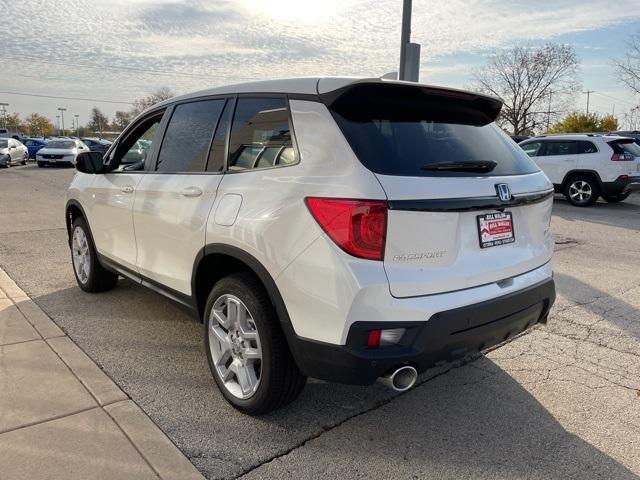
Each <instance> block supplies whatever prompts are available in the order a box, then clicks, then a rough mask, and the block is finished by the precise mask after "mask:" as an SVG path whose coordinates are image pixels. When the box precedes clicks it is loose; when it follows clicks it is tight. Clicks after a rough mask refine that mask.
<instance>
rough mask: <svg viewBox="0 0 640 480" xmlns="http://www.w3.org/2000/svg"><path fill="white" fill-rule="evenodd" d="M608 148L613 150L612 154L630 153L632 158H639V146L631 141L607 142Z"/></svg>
mask: <svg viewBox="0 0 640 480" xmlns="http://www.w3.org/2000/svg"><path fill="white" fill-rule="evenodd" d="M609 146H610V147H611V148H612V149H613V152H614V153H621V154H622V153H630V154H631V155H633V156H634V157H640V146H639V145H638V144H636V143H635V141H633V140H632V139H629V140H614V141H612V142H609Z"/></svg>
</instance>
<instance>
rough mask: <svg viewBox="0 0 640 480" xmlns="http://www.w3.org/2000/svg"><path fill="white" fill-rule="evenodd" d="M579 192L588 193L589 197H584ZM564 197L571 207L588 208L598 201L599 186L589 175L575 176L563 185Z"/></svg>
mask: <svg viewBox="0 0 640 480" xmlns="http://www.w3.org/2000/svg"><path fill="white" fill-rule="evenodd" d="M579 192H589V195H588V196H584V194H583V193H579ZM564 196H565V198H566V199H567V201H568V202H569V203H570V204H571V205H574V206H576V207H588V206H590V205H593V204H594V203H596V201H598V197H599V196H600V185H598V182H597V181H596V179H595V178H593V177H592V176H590V175H576V176H574V177H571V178H570V179H569V180H567V182H566V183H565V186H564Z"/></svg>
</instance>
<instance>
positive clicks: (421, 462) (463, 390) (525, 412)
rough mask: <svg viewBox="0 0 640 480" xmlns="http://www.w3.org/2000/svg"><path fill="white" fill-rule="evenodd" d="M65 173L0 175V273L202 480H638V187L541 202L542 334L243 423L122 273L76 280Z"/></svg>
mask: <svg viewBox="0 0 640 480" xmlns="http://www.w3.org/2000/svg"><path fill="white" fill-rule="evenodd" d="M73 174H74V170H72V169H38V168H36V167H35V166H34V165H32V164H30V165H27V166H25V167H12V168H10V169H7V170H1V171H0V266H2V268H4V269H5V270H6V271H7V273H8V274H9V275H10V276H11V277H12V278H13V279H14V280H15V281H16V282H17V283H18V285H19V286H20V287H22V289H24V290H25V291H26V292H27V293H28V294H29V295H30V296H31V297H32V298H33V300H34V301H35V302H36V303H37V304H38V305H39V306H40V307H41V308H42V309H43V310H44V311H45V312H47V313H48V314H49V315H50V316H51V317H52V318H53V320H54V321H55V322H56V323H57V324H58V325H59V326H60V327H61V328H62V329H64V331H65V332H66V333H67V334H68V335H69V336H70V337H71V338H72V339H73V340H74V341H75V342H76V343H77V344H78V345H79V346H80V347H81V348H82V349H83V350H84V351H85V352H86V353H87V354H88V355H89V356H90V357H91V358H92V359H93V360H94V361H96V362H97V363H98V364H99V365H100V366H101V367H102V368H103V369H104V370H105V372H106V373H107V374H108V375H109V376H110V377H111V378H112V379H113V380H114V381H115V382H116V383H117V384H118V385H120V387H121V388H122V389H123V390H124V391H125V392H126V393H127V394H128V395H129V396H130V397H131V398H132V399H133V400H134V401H135V402H136V403H137V404H138V405H140V407H141V408H142V409H143V410H144V411H145V412H146V413H147V414H148V415H149V416H150V417H151V418H152V419H153V420H154V421H155V422H156V423H157V424H158V426H159V427H160V428H161V429H162V430H163V431H164V432H165V433H166V434H167V435H168V436H169V437H170V438H171V439H172V440H173V442H174V443H175V444H176V445H177V446H178V447H179V448H180V449H181V450H182V451H183V452H184V453H185V455H186V456H187V457H188V458H189V459H190V460H191V461H192V462H193V464H194V465H195V466H196V467H197V468H198V469H199V470H200V471H201V472H202V473H203V474H204V475H205V476H207V477H208V478H238V477H244V476H246V477H247V478H274V477H281V476H285V475H286V476H287V477H290V478H318V477H323V478H402V479H404V478H442V479H461V478H478V479H481V478H482V479H486V478H492V479H498V478H505V479H507V478H508V479H520V478H527V479H549V478H563V479H564V478H576V479H577V478H581V479H582V478H604V479H613V478H615V479H631V478H640V390H639V389H640V192H636V193H634V194H633V195H632V196H631V197H629V199H628V200H627V201H626V202H624V203H621V204H617V205H615V204H614V205H612V204H606V203H603V202H599V203H598V204H597V205H595V206H594V207H592V208H587V209H579V208H575V207H571V206H570V205H568V204H567V203H566V202H565V201H564V199H562V198H561V197H556V202H555V205H554V216H553V220H552V229H553V232H554V235H555V237H556V242H557V250H556V254H555V258H554V268H555V272H556V275H555V278H556V282H557V287H558V300H557V302H556V305H555V307H554V309H553V311H552V314H551V317H550V320H549V324H548V325H547V326H546V327H541V328H537V329H535V330H533V331H532V332H530V333H528V334H526V335H523V336H520V337H518V338H516V339H515V340H513V341H511V342H510V343H508V344H506V345H504V346H502V347H500V348H497V349H494V350H492V351H491V352H488V353H487V354H486V355H483V356H481V357H479V358H477V359H474V360H473V361H470V362H469V363H466V364H464V365H456V366H449V367H446V368H441V369H438V370H433V371H430V372H427V373H426V374H424V375H423V376H422V377H421V378H420V384H419V385H418V386H417V387H415V388H414V389H412V390H411V391H409V392H408V393H406V394H403V395H397V394H395V393H393V392H391V391H390V390H387V389H385V388H384V387H382V386H381V385H375V386H373V387H370V388H362V387H352V386H343V385H333V384H326V383H322V382H317V381H311V382H310V383H309V384H308V385H307V388H306V389H305V391H304V392H303V394H302V395H301V397H300V398H299V399H298V401H297V402H295V403H294V404H292V405H291V406H289V407H287V408H285V409H283V410H281V411H279V412H276V413H273V414H270V415H267V416H263V417H259V418H251V417H246V416H244V415H242V414H240V413H238V412H236V411H235V410H233V409H232V408H231V407H229V406H228V405H227V403H226V402H225V401H224V399H223V398H222V396H221V395H220V394H219V393H218V391H217V389H216V387H215V384H214V382H213V380H212V378H211V376H210V374H209V370H208V367H207V364H206V359H205V355H204V351H203V346H202V340H201V336H202V333H201V325H200V324H198V323H196V322H195V321H193V320H192V319H191V318H190V317H188V316H187V315H186V314H185V313H183V312H182V311H181V310H179V309H177V308H176V307H174V306H173V305H172V304H171V303H169V302H168V301H167V300H165V299H164V298H163V297H160V296H159V295H157V294H155V293H153V292H151V291H149V290H146V289H144V288H142V287H139V286H136V285H134V284H132V283H131V282H128V281H126V280H120V282H119V284H118V286H117V288H115V289H114V290H113V291H111V292H107V293H104V294H99V295H89V294H86V293H83V292H82V291H81V290H80V289H79V288H78V287H77V286H76V283H75V280H74V277H73V272H72V267H71V263H70V259H69V253H68V247H67V244H66V232H65V229H64V218H63V214H64V204H65V196H66V186H67V185H68V183H69V182H70V180H71V177H72V176H73Z"/></svg>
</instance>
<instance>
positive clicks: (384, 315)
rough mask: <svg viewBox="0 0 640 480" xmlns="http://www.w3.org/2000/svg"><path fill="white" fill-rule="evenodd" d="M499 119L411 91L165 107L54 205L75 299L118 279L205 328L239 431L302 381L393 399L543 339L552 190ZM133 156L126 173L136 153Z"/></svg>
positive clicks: (227, 91)
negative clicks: (489, 354) (457, 366)
mask: <svg viewBox="0 0 640 480" xmlns="http://www.w3.org/2000/svg"><path fill="white" fill-rule="evenodd" d="M500 108H501V104H500V102H499V101H498V100H496V99H493V98H490V97H485V96H481V95H476V94H472V93H467V92H462V91H457V90H450V89H445V88H438V87H428V86H425V85H419V84H410V83H403V82H392V81H383V80H379V79H374V80H354V79H346V78H320V79H318V78H315V79H313V78H306V79H295V80H281V81H265V82H256V83H248V84H242V85H235V86H230V87H223V88H216V89H213V90H207V91H203V92H198V93H195V94H191V95H185V96H182V97H177V98H173V99H171V100H168V101H165V102H163V103H161V104H159V105H156V106H154V107H152V108H151V109H150V110H148V111H147V112H145V113H143V114H142V115H141V116H139V117H138V118H137V119H136V120H135V121H133V122H132V124H131V125H130V126H129V127H128V128H127V129H126V130H125V131H124V132H123V133H122V134H121V135H120V137H119V138H118V139H117V140H116V142H115V143H114V144H113V145H112V147H111V148H110V149H109V151H108V152H107V153H106V155H105V156H104V160H103V159H102V157H101V156H100V154H98V153H97V152H91V153H85V154H81V155H80V156H79V157H78V163H77V168H78V170H79V173H77V174H76V176H75V178H74V180H73V182H72V184H71V186H70V188H69V200H68V203H67V206H66V220H67V227H68V232H69V244H70V247H71V253H72V260H73V266H74V272H75V275H76V278H77V281H78V284H79V286H80V287H81V288H82V289H83V290H85V291H88V292H98V291H103V290H107V289H110V288H113V287H114V286H115V284H116V281H117V278H118V275H122V276H125V277H128V278H130V279H132V280H133V281H136V282H138V283H140V284H142V285H145V286H147V287H149V288H151V289H153V290H155V291H157V292H159V293H161V294H163V295H165V296H167V297H168V298H170V299H172V300H174V301H176V302H178V303H180V304H182V305H184V306H186V307H187V308H188V309H190V310H191V311H192V312H193V313H194V314H195V315H196V317H197V318H199V319H200V320H201V321H202V322H203V323H204V342H205V345H206V352H207V355H208V360H209V365H210V367H211V371H212V374H213V377H214V379H215V381H216V383H217V384H218V386H219V388H220V390H221V392H222V394H223V395H224V396H225V398H226V399H227V400H228V401H229V402H230V403H231V404H232V405H233V406H235V407H236V408H238V409H240V410H242V411H244V412H247V413H251V414H257V413H261V412H266V411H269V410H272V409H274V408H278V407H280V406H282V405H284V404H286V403H288V402H290V401H291V400H293V399H294V398H295V397H296V396H297V395H298V394H299V393H300V391H301V390H302V388H303V386H304V384H305V381H306V377H307V376H310V377H315V378H320V379H324V380H328V381H335V382H343V383H351V384H360V385H367V384H371V383H372V382H374V381H375V380H376V379H378V378H381V379H382V380H383V382H384V383H387V384H389V385H390V386H391V387H393V388H395V389H396V390H405V389H407V388H410V387H411V386H412V385H413V384H414V382H415V381H416V376H417V373H419V372H421V371H424V370H425V369H427V368H429V367H431V366H433V365H437V364H441V363H444V362H449V361H454V360H456V359H460V358H462V357H464V356H466V355H467V354H469V353H472V352H477V351H479V350H482V349H484V348H487V347H489V346H492V345H495V344H497V343H499V342H502V341H504V340H505V339H507V338H509V337H511V336H513V335H516V334H518V333H520V332H522V331H523V330H525V329H527V328H529V327H531V326H532V325H534V324H537V323H540V322H545V321H546V319H547V314H548V312H549V308H550V307H551V305H552V303H553V301H554V298H555V289H554V283H553V279H552V270H551V263H550V260H551V255H552V250H553V239H552V236H551V233H550V231H549V222H550V217H551V206H552V196H553V186H552V185H551V183H550V182H549V180H548V179H547V177H546V176H545V174H544V173H543V172H541V171H540V170H539V169H538V167H537V166H536V165H535V163H534V162H533V161H531V160H530V159H529V157H527V155H526V154H525V153H524V152H523V151H522V150H521V149H520V148H519V147H518V146H517V145H516V144H514V143H513V142H512V141H511V140H510V139H509V138H508V137H507V136H506V135H504V133H503V132H502V131H501V130H500V129H499V128H497V127H496V126H495V124H494V123H493V120H494V119H495V118H496V116H497V115H498V113H499V111H500ZM139 140H144V141H146V142H147V143H148V145H149V148H148V150H147V154H146V155H145V156H144V158H142V159H138V160H137V161H136V160H134V161H129V160H127V158H128V156H127V152H128V151H129V150H130V149H131V148H136V143H137V142H138V141H139Z"/></svg>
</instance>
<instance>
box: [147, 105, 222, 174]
mask: <svg viewBox="0 0 640 480" xmlns="http://www.w3.org/2000/svg"><path fill="white" fill-rule="evenodd" d="M224 102H225V101H224V99H221V100H205V101H200V102H192V103H183V104H181V105H178V106H176V108H175V110H174V111H173V115H172V116H171V120H170V121H169V125H168V126H167V131H166V133H165V135H164V140H163V141H162V147H161V148H160V153H159V154H158V164H157V165H156V170H157V171H159V172H204V170H205V164H206V162H207V156H208V154H209V147H210V145H211V137H213V131H214V130H215V128H216V123H217V122H218V118H219V117H220V113H222V108H223V107H224ZM140 148H141V149H145V145H144V144H143V143H141V144H140Z"/></svg>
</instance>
